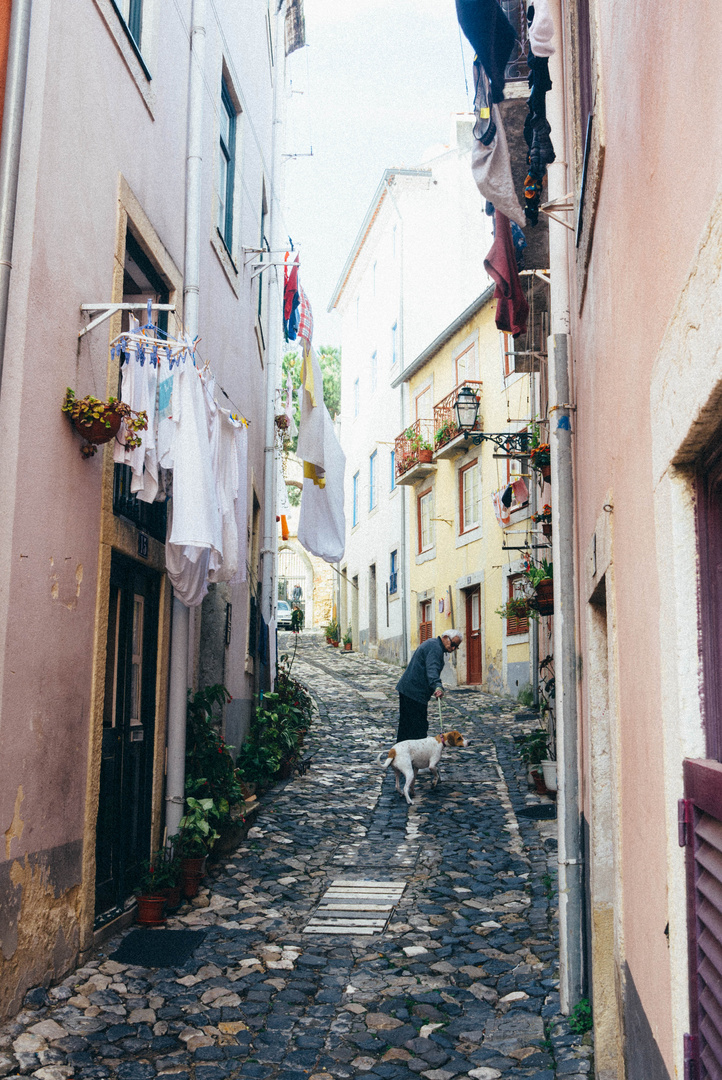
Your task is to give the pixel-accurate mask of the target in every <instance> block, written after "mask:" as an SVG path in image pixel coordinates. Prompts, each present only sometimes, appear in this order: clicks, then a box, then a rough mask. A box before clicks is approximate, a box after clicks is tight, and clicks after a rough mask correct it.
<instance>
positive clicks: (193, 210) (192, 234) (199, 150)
mask: <svg viewBox="0 0 722 1080" xmlns="http://www.w3.org/2000/svg"><path fill="white" fill-rule="evenodd" d="M205 17H206V3H205V0H193V14H192V20H191V42H190V59H189V75H188V150H187V154H186V229H185V274H184V282H183V322H184V326H185V330H186V333H188V334H189V335H190V336H191V338H194V337H196V335H197V334H198V329H199V309H200V261H201V211H202V181H203V96H204V93H205V81H204V66H205V55H206V24H205ZM189 643H190V611H189V609H188V608H187V607H186V605H185V604H184V603H183V602H182V601H181V600H179V599H178V597H177V596H174V597H173V618H172V624H171V643H170V686H169V690H168V775H167V778H166V796H165V798H166V818H165V820H166V834H167V836H175V834H176V833H177V832H178V829H179V826H180V820H181V818H182V817H183V806H184V800H185V753H186V700H187V697H188V686H189V682H190V680H189V678H188V671H189V667H188V648H189Z"/></svg>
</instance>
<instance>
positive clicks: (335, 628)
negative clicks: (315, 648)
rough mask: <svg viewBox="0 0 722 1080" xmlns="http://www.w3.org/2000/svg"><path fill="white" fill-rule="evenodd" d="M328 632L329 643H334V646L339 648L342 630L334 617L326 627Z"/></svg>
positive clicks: (325, 630)
mask: <svg viewBox="0 0 722 1080" xmlns="http://www.w3.org/2000/svg"><path fill="white" fill-rule="evenodd" d="M324 632H325V634H326V641H327V642H328V644H329V645H333V646H334V648H336V649H337V648H338V641H339V636H340V630H339V625H338V623H337V622H336V621H335V620H334V619H332V620H331V622H330V623H329V624H328V626H326V627H324Z"/></svg>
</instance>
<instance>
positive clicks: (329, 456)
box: [297, 346, 346, 562]
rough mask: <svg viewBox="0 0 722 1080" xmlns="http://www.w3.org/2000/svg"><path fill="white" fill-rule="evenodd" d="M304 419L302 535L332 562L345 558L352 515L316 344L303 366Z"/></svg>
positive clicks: (307, 544)
mask: <svg viewBox="0 0 722 1080" xmlns="http://www.w3.org/2000/svg"><path fill="white" fill-rule="evenodd" d="M299 392H300V394H301V423H300V425H299V432H298V450H297V453H298V456H299V457H300V458H301V460H302V461H303V476H304V480H303V489H302V492H301V514H300V518H299V523H298V539H299V540H300V542H301V543H302V544H303V546H304V547H305V548H306V550H307V551H310V552H311V554H312V555H317V556H318V557H319V558H321V559H325V561H326V562H338V561H339V560H340V559H341V558H342V557H343V552H344V544H345V535H346V519H345V516H344V509H343V482H344V471H345V468H346V457H345V455H344V452H343V450H342V449H341V447H340V445H339V442H338V439H337V438H336V432H335V431H334V426H333V421H332V420H331V417H330V416H329V413H328V409H327V408H326V405H325V404H324V400H323V378H322V375H321V366H320V364H319V362H318V357H317V356H316V353H315V351H314V349H313V347H312V346H308V347H306V348H305V349H304V357H303V367H302V369H301V386H300V388H299Z"/></svg>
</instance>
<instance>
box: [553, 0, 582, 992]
mask: <svg viewBox="0 0 722 1080" xmlns="http://www.w3.org/2000/svg"><path fill="white" fill-rule="evenodd" d="M549 7H550V12H551V16H552V19H553V20H554V26H555V29H556V34H555V45H556V51H555V52H554V54H553V55H552V56H551V57H550V58H549V75H550V77H551V81H552V89H551V91H550V92H549V94H548V95H547V119H548V121H549V123H550V125H551V136H552V141H553V143H554V150H555V152H556V155H557V156H556V161H555V162H554V163H553V164H552V165H550V166H549V168H548V174H549V180H548V184H549V189H548V190H549V200H550V201H552V200H554V199H561V198H562V197H563V196H564V195H566V194H567V193H568V191H569V185H570V178H569V171H568V168H567V162H566V153H567V137H566V115H565V93H564V88H565V81H564V37H565V35H564V22H563V13H562V4H561V0H550V4H549ZM568 237H569V230H568V229H566V228H565V226H564V225H562V224H560V223H559V222H557V221H554V220H553V219H551V218H550V219H549V267H550V277H551V337H550V339H549V348H548V355H549V406H550V409H552V410H553V411H551V412H550V414H549V416H550V423H549V443H550V447H551V484H552V523H553V529H552V554H553V560H554V608H555V618H554V656H555V661H556V662H555V672H556V704H557V759H558V797H557V806H558V810H557V819H558V821H559V952H560V965H559V967H560V971H559V983H560V986H559V989H560V997H561V1008H562V1012H564V1013H569V1012H570V1011H571V1010H572V1009H573V1008H574V1006H575V1005H576V1004H577V1003H578V1002H579V1000H580V999H581V998H582V996H583V994H584V977H585V972H584V866H583V850H582V836H581V811H580V805H579V748H578V742H579V732H578V711H577V641H576V587H575V565H574V469H573V446H572V431H571V428H572V425H573V421H574V417H575V415H576V414H575V413H574V412H573V411H571V410H570V409H568V408H567V407H566V406H568V405H569V404H572V396H571V395H572V380H571V376H570V368H571V362H572V351H571V344H572V343H571V338H570V334H569V330H570V306H569V292H570V290H569V241H568Z"/></svg>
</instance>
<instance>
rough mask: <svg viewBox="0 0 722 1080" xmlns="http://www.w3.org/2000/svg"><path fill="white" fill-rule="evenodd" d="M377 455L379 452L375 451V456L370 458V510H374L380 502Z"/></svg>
mask: <svg viewBox="0 0 722 1080" xmlns="http://www.w3.org/2000/svg"><path fill="white" fill-rule="evenodd" d="M376 454H377V451H376V450H374V452H373V454H372V455H371V457H370V458H369V510H373V509H374V507H375V506H376V503H377V502H378V496H377V493H376V477H377V470H376Z"/></svg>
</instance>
